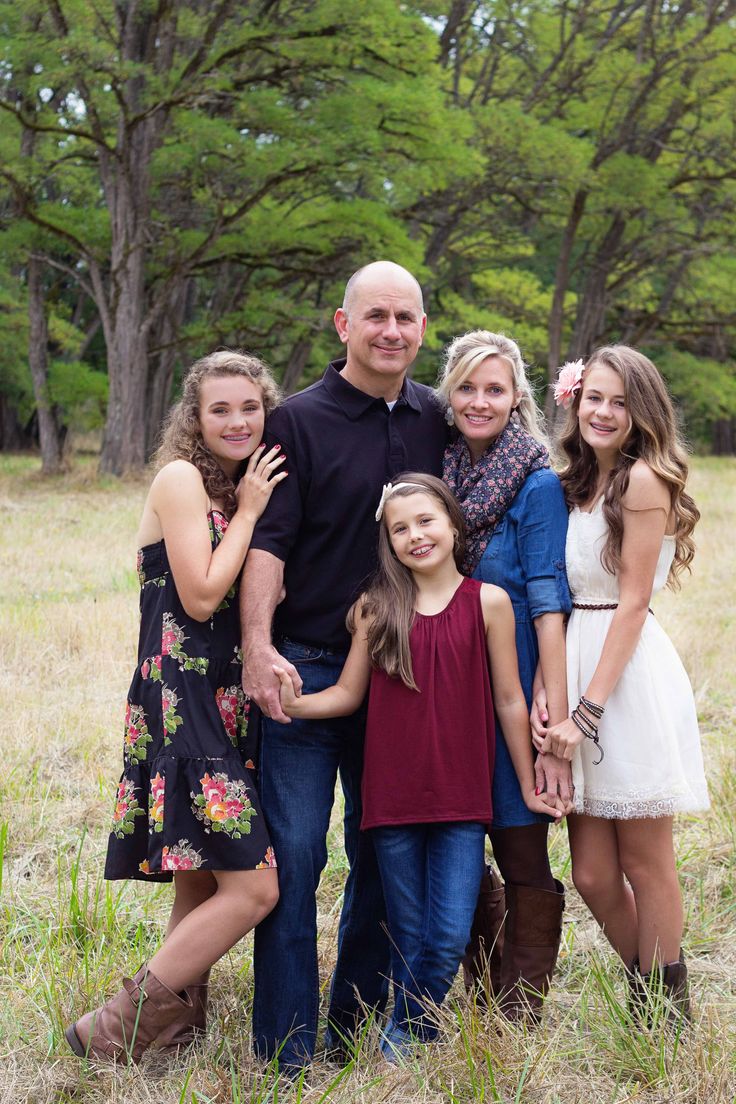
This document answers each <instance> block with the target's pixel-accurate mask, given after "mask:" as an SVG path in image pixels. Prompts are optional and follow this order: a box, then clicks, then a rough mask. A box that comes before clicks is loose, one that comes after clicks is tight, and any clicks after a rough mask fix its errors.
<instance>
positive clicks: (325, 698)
mask: <svg viewBox="0 0 736 1104" xmlns="http://www.w3.org/2000/svg"><path fill="white" fill-rule="evenodd" d="M356 620H357V627H356V630H355V633H354V634H353V639H352V643H351V645H350V651H349V652H348V658H347V659H346V660H345V665H344V667H343V669H342V671H341V672H340V677H339V679H338V680H337V682H336V683H335V685H334V686H328V687H327V689H326V690H320V691H319V693H316V694H304V695H302V696H301V697H297V696H296V695H295V694H294V688H293V686H292V683H291V679H290V678H289V675H288V673H287V672H286V671H285V670H284V669H283V668H282V667H279V666H275V667H274V670H275V673H276V674H277V676H278V677H279V679H280V681H281V707H282V709H283V711H284V713H286V714H287V715H288V716H289V717H306V718H307V719H308V720H313V721H316V720H323V719H324V718H326V717H349V716H350V714H351V713H354V712H355V710H356V709H358V708H359V706H360V705H361V703H362V701H363V698H364V697H365V695H366V692H367V690H368V683H369V682H370V677H371V662H370V659H369V657H368V644H367V625H366V623H365V619H364V618H357V619H356Z"/></svg>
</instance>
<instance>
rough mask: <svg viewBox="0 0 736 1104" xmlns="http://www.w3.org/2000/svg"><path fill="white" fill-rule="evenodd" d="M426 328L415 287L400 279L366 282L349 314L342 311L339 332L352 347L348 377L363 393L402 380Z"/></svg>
mask: <svg viewBox="0 0 736 1104" xmlns="http://www.w3.org/2000/svg"><path fill="white" fill-rule="evenodd" d="M426 325H427V318H426V315H425V314H424V313H423V311H422V305H421V301H420V299H419V294H418V292H417V289H416V286H415V285H414V284H413V283H412V282H411V281H410V280H409V279H408V278H406V277H402V276H401V274H396V275H392V276H390V277H388V278H387V277H386V276H377V275H370V276H366V277H364V278H363V279H362V280H361V281H360V283H359V284H358V286H357V287H356V288H355V289H354V292H353V295H352V299H351V303H350V305H349V313H348V314H346V313H345V311H344V310H343V309H342V308H340V309H339V310H338V311H337V312H336V314H335V327H336V329H337V332H338V334H339V336H340V340H341V341H342V342H343V344H344V345H345V346H346V347H347V356H348V362H347V365H346V368H347V371H348V373H349V377H350V379H351V380H352V382H353V383H355V384H356V385H357V386H358V387H361V386H363V387H364V388H365V390H367V391H369V393H370V391H371V384H372V383H373V384H378V385H379V386H380V384H381V382H382V381H383V382H386V381H387V380H389V379H391V380H393V379H396V380H397V381H398V380H400V379H402V378H403V375H404V373H405V372H406V370H407V368H409V367H410V365H411V364H413V363H414V360H415V359H416V355H417V352H418V351H419V346H420V345H421V344H422V337H423V336H424V330H425V328H426Z"/></svg>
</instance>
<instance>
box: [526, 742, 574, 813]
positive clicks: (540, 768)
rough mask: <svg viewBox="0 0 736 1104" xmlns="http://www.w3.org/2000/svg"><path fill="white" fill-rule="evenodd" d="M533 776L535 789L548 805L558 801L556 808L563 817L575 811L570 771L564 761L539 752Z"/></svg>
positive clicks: (568, 764) (569, 767)
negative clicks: (561, 812) (562, 813)
mask: <svg viewBox="0 0 736 1104" xmlns="http://www.w3.org/2000/svg"><path fill="white" fill-rule="evenodd" d="M534 775H535V779H536V783H537V789H538V790H539V792H540V794H541V796H542V797H544V798H545V800H546V801H547V803H548V804H551V805H553V804H555V803H556V800H557V801H559V803H560V804H558V805H557V808H561V809H562V810H563V811H564V814H565V816H567V815H568V813H572V812H574V811H575V803H574V801H573V794H574V792H575V787H574V786H573V784H572V769H571V766H570V763H569V762H568V761H567V760H566V759H558V758H557V757H556V756H555V755H544V754H542V752H540V753H539V755H538V756H537V758H536V761H535V763H534Z"/></svg>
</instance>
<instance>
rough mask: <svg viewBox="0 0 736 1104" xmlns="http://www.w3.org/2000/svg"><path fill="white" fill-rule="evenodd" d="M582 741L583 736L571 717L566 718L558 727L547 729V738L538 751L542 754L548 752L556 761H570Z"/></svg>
mask: <svg viewBox="0 0 736 1104" xmlns="http://www.w3.org/2000/svg"><path fill="white" fill-rule="evenodd" d="M582 739H583V734H582V732H581V731H580V729H579V728H578V726H577V725H576V724H575V722H574V721H573V720H572V718H571V717H566V718H565V720H564V721H561V722H560V723H559V724H558V725H553V727H552V728H548V729H547V736H546V739H545V740H544V742H543V743H542V746H541V748H540V750H541V751H542V752H544V753H546V752H550V753H551V754H552V755H556V756H557V757H558V759H567V760H569V759H572V757H573V753H574V751H575V748H576V747H577V746H578V744H579V743H581V741H582Z"/></svg>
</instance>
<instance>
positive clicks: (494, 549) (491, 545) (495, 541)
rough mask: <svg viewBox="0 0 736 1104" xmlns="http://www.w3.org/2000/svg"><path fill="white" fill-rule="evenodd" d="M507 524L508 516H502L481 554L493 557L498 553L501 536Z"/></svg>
mask: <svg viewBox="0 0 736 1104" xmlns="http://www.w3.org/2000/svg"><path fill="white" fill-rule="evenodd" d="M507 525H508V518H507V517H505V516H504V517H502V518H501V520H500V522H499V523H498V525H497V526H496V528H495V529H494V530H493V532H492V533H491V539H490V540H489V541H488V544H487V545H486V547H485V551H484V552H483V556H484V557H485V556H489V557H490V558H491V559H495V558H496V556H497V555H498V553H499V552H500V551H501V538H502V537H503V535H504V533H505V532H506V526H507Z"/></svg>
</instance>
